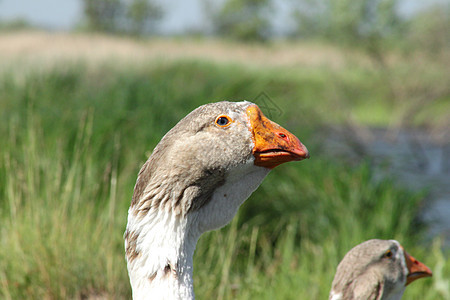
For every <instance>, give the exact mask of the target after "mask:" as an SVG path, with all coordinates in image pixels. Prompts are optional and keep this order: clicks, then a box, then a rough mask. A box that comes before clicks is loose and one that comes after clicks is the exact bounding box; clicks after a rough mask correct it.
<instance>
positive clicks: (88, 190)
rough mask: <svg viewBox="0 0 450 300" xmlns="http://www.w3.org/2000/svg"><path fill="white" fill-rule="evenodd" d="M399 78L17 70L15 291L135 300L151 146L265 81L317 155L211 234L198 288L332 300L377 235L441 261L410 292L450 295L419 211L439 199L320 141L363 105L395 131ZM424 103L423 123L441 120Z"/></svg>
mask: <svg viewBox="0 0 450 300" xmlns="http://www.w3.org/2000/svg"><path fill="white" fill-rule="evenodd" d="M437 74H440V73H439V72H438V71H437ZM19 75H20V76H19ZM399 76H400V75H399ZM430 78H431V77H430ZM384 80H385V79H384V78H383V76H382V75H381V74H380V73H378V71H376V70H375V71H374V70H372V71H368V70H364V69H361V68H356V67H349V68H348V69H346V70H344V71H339V72H338V71H330V70H326V69H320V68H319V69H303V70H295V71H294V70H292V69H282V68H269V69H267V70H259V69H253V70H252V69H245V68H243V67H242V66H239V65H216V64H211V63H205V62H197V61H187V62H186V61H185V62H173V63H166V64H159V65H158V64H157V65H155V64H151V63H149V64H148V65H143V66H140V67H130V68H117V67H114V66H113V65H112V64H111V65H104V66H101V67H97V68H90V67H88V66H86V65H83V64H82V63H81V64H78V65H70V64H69V65H64V66H60V67H57V68H54V69H51V70H50V71H45V72H38V71H36V72H30V73H27V74H16V73H14V71H10V72H6V73H4V74H2V75H1V77H0V117H1V119H0V136H1V137H2V138H1V139H0V222H1V229H0V232H1V234H0V243H1V247H0V298H2V299H3V298H4V299H68V298H69V299H71V298H72V299H73V298H75V299H81V298H83V299H85V298H89V297H94V296H103V297H106V298H112V299H123V298H129V297H130V287H129V283H128V275H127V271H126V266H125V259H124V250H123V232H124V229H125V226H126V218H127V209H128V205H129V203H130V200H131V194H132V191H133V186H134V182H135V180H136V176H137V172H138V171H139V168H140V167H141V165H142V164H143V163H144V161H145V160H146V159H147V157H148V155H149V154H150V152H151V150H152V148H153V147H154V146H155V145H156V144H157V142H158V141H159V139H160V138H161V137H162V136H163V134H164V133H165V132H167V131H168V130H169V129H170V128H171V127H172V126H173V125H174V124H175V123H176V122H177V121H178V120H179V119H181V118H182V117H183V116H185V115H186V114H187V113H188V112H190V111H191V110H193V109H194V108H196V107H197V106H199V105H201V104H204V103H207V102H213V101H219V100H225V99H229V100H241V99H247V100H253V99H254V98H255V97H257V96H258V95H259V94H260V93H261V92H265V93H266V94H267V95H269V96H270V97H271V99H272V100H273V101H274V102H275V103H276V104H277V105H278V106H279V107H280V108H281V110H282V114H281V115H279V116H274V117H272V118H273V119H274V120H275V121H276V122H278V123H280V124H282V125H283V126H285V127H286V128H288V129H289V130H291V131H292V132H294V133H295V134H296V135H297V136H299V137H300V139H301V140H302V141H303V142H304V143H305V144H306V145H307V146H308V148H309V149H310V151H311V153H312V158H311V159H310V160H308V161H303V162H301V163H290V164H287V165H283V166H280V167H278V168H277V169H275V170H274V171H273V172H272V173H271V174H270V175H269V176H268V177H267V179H266V180H265V181H264V182H263V184H262V186H261V187H260V188H259V189H258V190H257V192H255V193H254V195H253V196H252V197H251V198H250V199H249V200H248V201H247V202H246V203H245V204H244V205H243V207H242V208H241V209H240V211H239V213H238V216H237V217H236V218H235V219H234V220H233V222H232V223H231V225H229V226H227V227H225V228H224V229H222V230H220V231H215V232H210V233H207V234H205V235H204V236H203V237H202V238H201V239H200V241H199V244H198V246H197V250H196V254H195V271H194V276H195V289H196V294H197V297H198V299H327V295H328V292H329V288H330V286H331V281H332V279H333V275H334V272H335V269H336V266H337V264H338V262H339V260H340V259H341V258H342V257H343V255H344V254H345V253H346V252H347V251H348V250H349V249H350V248H351V247H353V246H354V245H356V244H358V243H360V242H362V241H364V240H367V239H369V238H395V239H398V240H399V241H400V242H401V243H402V244H403V245H404V246H405V248H406V249H407V250H408V251H409V252H410V253H411V254H413V255H414V256H415V257H416V258H418V259H419V260H421V261H423V262H424V263H426V264H427V265H428V266H430V267H431V269H433V270H434V271H435V276H434V277H433V278H432V279H422V280H419V281H418V282H415V283H413V284H412V285H411V286H409V287H408V289H407V292H406V294H405V297H404V298H405V299H421V300H422V299H425V300H426V299H430V300H431V299H433V300H434V299H448V297H449V293H450V287H449V281H448V280H449V279H448V278H449V277H450V259H449V257H448V254H449V253H448V251H447V252H444V251H443V250H441V248H440V245H439V240H438V239H436V240H435V241H434V242H433V243H432V244H425V243H424V242H423V241H424V237H423V229H424V224H419V223H417V220H416V215H417V212H418V210H419V209H420V205H421V201H422V200H423V196H424V195H423V194H412V193H411V192H408V191H406V190H403V189H402V188H400V187H398V186H397V185H396V184H395V183H394V182H393V181H392V180H391V179H390V178H386V179H384V180H381V181H380V180H375V179H374V174H373V170H372V169H371V167H370V164H368V163H362V164H361V165H356V166H355V165H348V164H346V163H345V162H340V161H337V159H336V158H335V157H333V155H332V154H327V153H323V152H321V150H320V149H321V147H320V145H321V143H322V141H320V140H319V139H317V138H316V136H317V132H318V131H320V129H321V128H322V127H323V126H324V125H332V126H339V124H343V123H345V119H346V118H347V117H348V116H349V115H352V116H353V117H354V118H355V119H356V120H357V121H358V122H360V123H364V120H368V121H367V123H366V124H365V125H368V124H369V125H370V124H372V123H374V124H377V125H380V126H388V125H389V124H390V123H391V122H392V119H391V118H393V116H392V113H391V111H392V110H398V111H401V110H402V109H403V103H395V102H392V101H391V98H390V96H391V92H392V86H391V87H389V88H388V87H386V86H385V85H382V83H383V82H384ZM430 80H431V79H430ZM430 80H429V81H427V82H430ZM394 87H395V86H394ZM447 100H448V99H446V98H445V97H444V98H441V100H440V102H438V103H437V104H436V103H433V104H436V105H437V106H438V107H439V106H444V107H445V106H447V105H448V103H447V102H446V101H447ZM369 102H370V103H372V105H370V106H369V105H368V103H369ZM370 110H372V111H373V112H375V113H376V115H375V116H373V115H371V114H369V113H368V111H370ZM427 110H428V111H430V112H432V113H433V114H435V112H436V110H433V109H432V108H427ZM423 114H425V116H424V115H423ZM423 114H422V115H421V116H420V120H418V121H417V122H418V123H419V124H423V125H428V124H432V123H430V122H432V121H433V120H429V118H426V112H423ZM367 115H371V116H372V118H373V120H372V119H370V118H367V117H366V116H367Z"/></svg>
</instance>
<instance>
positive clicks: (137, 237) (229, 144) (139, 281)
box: [125, 101, 309, 299]
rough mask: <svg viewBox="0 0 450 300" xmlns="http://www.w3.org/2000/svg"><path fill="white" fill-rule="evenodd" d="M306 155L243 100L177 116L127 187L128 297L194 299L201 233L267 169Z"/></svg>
mask: <svg viewBox="0 0 450 300" xmlns="http://www.w3.org/2000/svg"><path fill="white" fill-rule="evenodd" d="M308 157H309V154H308V150H307V149H306V147H305V146H303V144H302V143H301V142H300V141H299V140H298V138H297V137H295V136H294V135H293V134H292V133H290V132H289V131H287V130H286V129H284V128H283V127H281V126H279V125H278V124H276V123H274V122H272V121H270V120H269V119H267V118H266V117H265V116H264V115H263V114H262V112H261V110H260V109H259V108H258V106H256V105H255V104H253V103H250V102H246V101H244V102H218V103H211V104H206V105H203V106H201V107H199V108H197V109H196V110H194V111H193V112H191V113H190V114H188V115H187V116H186V117H185V118H183V119H182V120H181V121H179V122H178V124H176V125H175V127H173V128H172V129H171V130H170V131H169V132H168V133H167V134H166V135H165V136H164V137H163V138H162V139H161V141H160V142H159V143H158V145H157V146H156V147H155V149H154V151H153V153H152V154H151V156H150V157H149V159H148V160H147V162H146V163H145V164H144V166H143V167H142V169H141V171H140V172H139V175H138V179H137V182H136V186H135V188H134V193H133V198H132V202H131V205H130V209H129V213H128V224H127V229H126V232H125V249H126V259H127V266H128V271H129V274H130V281H131V285H132V289H133V296H134V297H135V298H145V297H150V296H151V294H153V296H154V295H156V294H157V295H158V296H159V297H160V298H168V299H170V298H173V299H177V298H184V299H189V298H193V287H192V255H193V252H194V249H195V245H196V243H197V240H198V238H199V237H200V235H201V234H202V233H204V232H206V231H209V230H213V229H216V228H220V227H222V226H224V225H226V224H227V223H229V222H230V220H231V219H232V218H233V217H234V215H235V213H236V211H237V209H238V208H239V206H240V205H241V204H242V203H243V202H244V201H245V200H246V199H247V198H248V197H249V196H250V194H251V193H252V192H253V191H254V190H255V189H256V188H257V187H258V186H259V184H260V183H261V182H262V180H263V179H264V177H265V176H266V175H267V174H268V172H269V171H270V170H271V169H273V168H274V167H276V166H278V165H280V164H282V163H285V162H289V161H294V160H302V159H304V158H308ZM155 293H156V294H155Z"/></svg>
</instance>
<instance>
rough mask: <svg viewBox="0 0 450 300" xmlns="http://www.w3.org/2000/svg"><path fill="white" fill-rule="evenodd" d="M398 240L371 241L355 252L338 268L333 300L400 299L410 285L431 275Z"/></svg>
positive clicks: (333, 288) (347, 256)
mask: <svg viewBox="0 0 450 300" xmlns="http://www.w3.org/2000/svg"><path fill="white" fill-rule="evenodd" d="M431 275H432V273H431V270H430V269H429V268H428V267H427V266H425V265H424V264H423V263H421V262H419V261H418V260H416V259H415V258H414V257H412V256H410V255H409V254H408V253H407V252H406V251H405V250H404V249H403V247H402V246H401V245H400V244H399V242H397V241H395V240H376V239H374V240H369V241H366V242H364V243H361V244H359V245H357V246H356V247H354V248H353V249H351V250H350V251H349V252H348V253H347V254H346V255H345V257H344V258H343V259H342V261H341V262H340V263H339V265H338V267H337V272H336V275H335V277H334V280H333V284H332V288H331V292H330V297H329V299H330V300H398V299H401V298H402V296H403V293H404V291H405V288H406V286H407V285H408V284H410V283H411V282H413V281H414V280H416V279H419V278H422V277H428V276H431Z"/></svg>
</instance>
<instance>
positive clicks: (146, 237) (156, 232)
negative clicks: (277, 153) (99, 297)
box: [125, 209, 200, 299]
mask: <svg viewBox="0 0 450 300" xmlns="http://www.w3.org/2000/svg"><path fill="white" fill-rule="evenodd" d="M189 223H190V220H189V219H188V218H181V217H174V216H173V215H172V213H170V212H164V211H161V210H157V211H156V210H155V211H152V212H150V213H149V214H147V215H146V216H136V215H135V214H134V213H133V211H132V209H130V211H129V215H128V226H127V231H126V233H125V234H126V237H125V247H126V248H127V263H128V272H129V275H130V282H131V286H132V290H133V299H194V286H193V277H192V273H193V254H194V250H195V245H196V243H197V240H198V238H199V236H200V234H198V233H196V232H195V233H193V232H191V231H190V230H189V228H190V227H191V226H190V224H189Z"/></svg>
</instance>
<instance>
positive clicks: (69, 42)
mask: <svg viewBox="0 0 450 300" xmlns="http://www.w3.org/2000/svg"><path fill="white" fill-rule="evenodd" d="M350 56H351V57H352V59H355V58H357V59H360V60H361V62H364V61H365V62H367V59H365V58H364V56H363V55H360V54H358V55H357V53H346V52H344V51H342V50H341V49H339V48H336V47H331V46H329V45H319V44H312V43H284V42H277V43H273V44H270V45H265V46H262V45H250V44H249V45H242V44H236V43H232V42H226V41H218V40H213V39H200V40H193V39H159V38H155V39H145V40H136V39H131V38H126V37H113V36H105V35H98V34H70V33H49V32H41V31H23V32H10V33H2V34H0V61H1V62H0V66H1V65H3V66H5V65H6V66H11V65H14V64H17V63H19V62H20V63H23V62H26V63H30V64H32V65H35V64H38V65H42V63H44V65H48V64H50V65H53V64H54V63H57V62H58V61H60V60H69V61H78V60H83V61H87V62H94V63H95V62H100V63H102V62H104V61H108V60H111V59H114V60H120V62H124V63H136V64H139V63H140V62H143V61H149V60H156V61H166V60H169V61H170V60H177V59H180V58H184V59H202V60H209V61H213V62H218V63H238V64H248V65H253V66H280V67H294V68H295V67H318V66H321V67H328V68H333V69H336V68H340V67H342V66H344V65H345V64H346V62H347V60H348V59H349V57H350ZM355 56H356V57H355Z"/></svg>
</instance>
